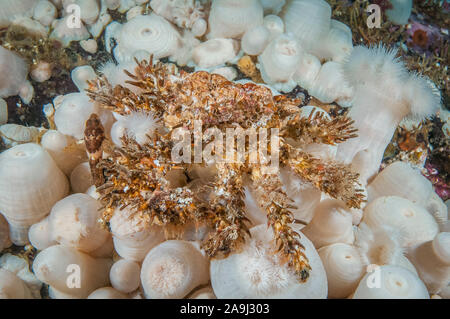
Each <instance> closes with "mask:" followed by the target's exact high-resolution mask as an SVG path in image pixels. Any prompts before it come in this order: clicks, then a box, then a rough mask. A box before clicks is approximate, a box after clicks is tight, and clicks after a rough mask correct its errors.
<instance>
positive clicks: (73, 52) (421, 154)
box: [0, 0, 450, 298]
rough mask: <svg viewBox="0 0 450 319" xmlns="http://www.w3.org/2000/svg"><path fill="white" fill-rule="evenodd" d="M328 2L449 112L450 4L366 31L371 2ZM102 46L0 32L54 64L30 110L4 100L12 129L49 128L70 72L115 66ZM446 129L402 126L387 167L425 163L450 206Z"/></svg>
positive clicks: (360, 37)
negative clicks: (437, 94)
mask: <svg viewBox="0 0 450 319" xmlns="http://www.w3.org/2000/svg"><path fill="white" fill-rule="evenodd" d="M328 2H329V3H330V4H331V5H332V8H333V18H334V19H337V20H340V21H342V22H344V23H346V24H347V25H348V26H350V28H351V29H352V32H353V42H354V45H357V44H364V45H371V44H376V43H379V42H380V41H381V42H383V43H385V44H386V45H387V46H388V47H396V48H399V54H400V55H401V56H402V58H403V59H404V61H405V62H406V64H407V66H408V68H409V69H410V70H415V71H418V72H420V73H422V74H424V75H426V76H428V77H429V78H430V79H431V80H433V82H434V83H435V84H436V85H437V86H438V87H439V89H440V90H441V92H442V104H443V108H445V109H446V110H448V111H450V81H449V77H450V76H449V72H448V66H449V57H450V55H449V39H450V37H449V34H448V26H449V25H450V3H449V2H448V1H447V0H444V1H429V0H417V1H414V7H413V11H412V15H411V17H410V21H409V24H407V25H405V26H396V25H394V24H392V23H390V22H389V21H387V20H386V19H385V18H384V15H383V22H382V25H381V28H379V29H376V28H374V29H368V28H367V26H366V19H367V13H366V12H365V8H366V7H367V5H368V3H369V1H368V0H356V1H353V0H328ZM371 3H377V4H379V5H380V6H381V8H382V9H386V4H387V3H388V1H385V0H374V1H371ZM108 13H109V14H110V15H111V16H112V17H113V19H114V20H115V21H118V22H122V21H125V17H124V15H123V14H121V13H119V12H117V11H111V10H109V12H108ZM414 30H415V31H414ZM423 30H426V31H427V32H424V31H423ZM97 43H98V50H97V52H96V53H95V54H90V53H87V52H86V51H84V50H83V49H82V48H81V46H80V44H79V43H78V42H72V43H71V45H70V46H69V47H68V48H62V47H61V46H60V45H59V44H58V43H57V42H54V41H50V40H45V41H42V39H40V38H39V37H34V36H31V35H30V34H28V33H27V32H26V30H24V29H20V28H8V29H2V30H0V44H1V45H3V46H5V47H8V48H9V49H12V50H14V51H16V52H18V53H19V54H20V55H22V56H23V57H24V58H26V59H27V60H28V61H29V62H36V61H39V60H40V59H42V60H45V59H48V58H50V59H51V60H52V61H54V62H55V67H54V69H53V73H52V77H51V79H50V80H48V81H45V82H43V83H38V82H35V81H33V80H30V81H31V83H32V85H33V87H34V89H35V96H34V98H33V99H32V101H31V102H30V103H29V104H24V103H23V102H22V101H21V99H20V98H19V97H18V96H12V97H9V98H7V99H5V100H6V101H7V104H8V113H9V118H8V123H15V124H20V125H25V126H35V127H41V126H43V127H46V128H49V123H48V122H47V119H46V117H45V116H44V114H43V112H42V106H43V105H45V104H47V103H51V102H52V100H53V99H54V98H55V97H56V96H58V95H62V94H67V93H71V92H77V91H78V90H77V87H76V86H75V85H74V83H73V82H72V80H71V76H70V71H71V70H72V69H73V68H74V67H76V66H79V65H86V64H88V65H90V66H92V67H93V68H94V69H97V68H98V67H99V66H100V65H101V64H103V63H105V62H106V61H108V60H114V57H113V56H112V55H111V54H110V53H108V52H106V50H105V43H104V36H99V37H98V39H97ZM163 61H164V60H163ZM235 68H236V69H237V71H238V74H239V75H238V78H237V79H242V78H252V79H253V80H255V79H256V80H257V79H258V75H257V74H256V75H255V74H249V72H247V71H248V70H246V69H244V68H242V67H240V66H238V65H235ZM182 69H183V68H182ZM186 70H187V71H191V70H189V69H186ZM286 94H288V95H289V96H299V95H302V97H303V101H304V102H303V103H305V105H306V104H307V103H308V102H309V101H310V100H311V97H310V96H309V95H308V92H307V91H305V90H303V89H302V88H300V87H296V88H295V89H294V90H293V91H291V92H286ZM315 102H318V101H315ZM318 104H319V105H318V106H320V107H322V108H324V109H326V110H327V111H328V112H329V113H330V115H337V114H342V113H344V112H346V109H344V108H341V107H340V106H338V105H337V104H335V103H333V104H330V105H323V104H321V103H320V102H318ZM443 125H444V123H443V122H442V121H441V120H440V118H439V117H437V116H435V117H433V118H431V119H428V120H426V121H425V122H424V123H422V124H421V125H420V126H419V127H414V128H412V129H411V128H405V127H402V126H399V127H398V129H397V132H396V134H395V135H394V137H393V139H392V141H391V143H390V145H389V146H388V147H387V149H386V152H385V154H384V159H383V165H386V164H388V163H391V162H393V161H395V160H398V159H401V160H407V161H409V162H410V163H412V164H415V163H416V164H417V166H422V165H421V164H423V163H424V162H425V165H424V168H423V169H422V173H423V174H424V175H425V176H426V177H427V178H429V180H430V181H431V182H432V183H433V185H434V186H435V190H436V192H437V193H438V195H439V196H440V197H441V198H442V199H443V200H444V201H446V200H448V199H449V197H450V140H449V138H447V137H446V136H445V134H444V133H443V131H442V126H443ZM1 143H2V142H1V139H0V151H3V150H4V149H5V146H4V145H2V144H1ZM5 253H12V254H14V255H17V256H20V257H23V258H26V259H28V260H29V261H30V262H29V264H30V265H31V264H32V260H33V258H34V256H35V254H36V250H35V249H34V248H33V247H32V246H31V245H28V246H25V247H17V246H12V247H10V248H8V249H6V250H4V251H3V252H2V253H0V256H1V255H2V254H5ZM41 295H42V297H43V298H48V292H47V287H46V286H45V285H44V287H43V288H42V291H41Z"/></svg>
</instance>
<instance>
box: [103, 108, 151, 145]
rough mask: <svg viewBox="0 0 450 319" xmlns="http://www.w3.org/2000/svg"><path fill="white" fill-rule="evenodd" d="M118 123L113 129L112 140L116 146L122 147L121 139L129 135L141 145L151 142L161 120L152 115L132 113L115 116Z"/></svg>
mask: <svg viewBox="0 0 450 319" xmlns="http://www.w3.org/2000/svg"><path fill="white" fill-rule="evenodd" d="M115 116H116V117H117V118H118V121H117V122H115V123H114V124H113V126H112V128H111V139H112V141H113V142H114V144H116V145H119V146H120V145H122V140H121V138H122V137H123V136H124V135H127V136H128V137H130V138H133V139H134V140H136V142H138V143H139V144H140V145H143V144H145V143H146V142H148V141H149V137H151V136H152V135H153V134H154V133H155V131H156V130H157V129H158V127H159V125H158V122H159V119H158V118H157V117H156V116H155V115H154V114H152V113H143V112H132V113H130V114H129V115H124V116H120V115H117V114H116V115H115Z"/></svg>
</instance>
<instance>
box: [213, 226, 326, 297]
mask: <svg viewBox="0 0 450 319" xmlns="http://www.w3.org/2000/svg"><path fill="white" fill-rule="evenodd" d="M250 233H251V238H250V240H249V241H248V242H247V243H245V246H244V248H243V250H242V251H241V252H240V253H235V254H233V255H231V256H229V257H227V258H225V259H220V260H217V259H213V260H212V261H211V284H212V287H213V290H214V294H215V295H216V296H217V298H219V299H220V298H233V299H246V298H272V299H278V298H291V299H307V298H326V297H327V279H326V274H325V270H324V268H323V265H322V262H321V260H320V257H319V255H318V254H317V251H316V249H315V248H314V246H313V244H312V243H311V242H310V241H309V240H308V238H307V237H306V236H305V235H303V234H300V235H301V236H300V242H301V244H302V245H303V246H304V247H305V254H306V257H307V258H308V260H309V263H310V265H311V268H312V271H311V274H310V277H309V278H308V280H307V281H306V282H304V283H301V282H299V281H298V278H297V277H296V275H295V273H294V271H293V270H292V269H290V268H289V267H288V265H287V264H286V263H283V262H282V260H281V259H280V257H279V255H278V254H276V246H275V243H273V241H272V229H271V228H267V226H266V225H259V226H255V227H253V228H251V229H250Z"/></svg>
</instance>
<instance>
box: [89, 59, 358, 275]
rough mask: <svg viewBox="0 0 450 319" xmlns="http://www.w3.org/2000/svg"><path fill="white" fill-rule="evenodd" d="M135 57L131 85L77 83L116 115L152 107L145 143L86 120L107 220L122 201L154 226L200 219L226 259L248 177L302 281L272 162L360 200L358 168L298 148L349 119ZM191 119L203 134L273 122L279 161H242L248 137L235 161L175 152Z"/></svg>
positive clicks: (237, 234)
mask: <svg viewBox="0 0 450 319" xmlns="http://www.w3.org/2000/svg"><path fill="white" fill-rule="evenodd" d="M136 63H137V67H136V68H135V70H134V73H131V72H129V71H126V70H125V73H126V74H127V75H128V76H129V77H130V81H127V83H128V84H131V85H133V86H135V87H136V88H137V90H133V91H132V90H130V89H129V88H126V87H124V86H121V85H117V86H115V87H112V86H111V85H110V84H109V82H108V80H107V79H106V78H104V77H99V78H97V79H96V80H94V81H91V82H90V83H89V88H88V89H87V90H86V91H87V94H88V95H89V97H90V98H91V99H92V100H93V101H94V102H96V103H98V104H99V105H101V106H102V107H103V108H105V109H109V110H111V111H113V112H116V113H118V114H120V115H123V116H127V115H129V114H131V113H132V112H144V113H152V114H153V115H154V116H155V117H158V118H159V119H160V125H161V129H160V130H158V131H155V132H154V133H153V134H152V136H150V135H149V136H148V140H147V142H146V143H141V144H139V143H137V142H136V140H134V139H133V137H132V136H130V135H128V134H127V133H126V132H125V134H124V135H123V137H122V145H121V146H117V145H113V144H112V143H111V142H110V141H109V140H108V139H107V138H106V137H105V132H104V128H103V127H102V124H101V122H100V120H99V117H98V115H97V114H92V115H91V117H90V118H89V120H88V121H87V123H86V130H85V145H86V149H87V151H88V154H89V163H90V167H91V173H92V177H93V181H94V184H95V186H96V189H97V191H98V192H99V194H100V201H101V202H102V204H103V208H102V209H103V218H102V220H103V222H104V224H105V225H106V227H107V226H108V222H109V219H110V218H111V216H112V215H113V214H114V211H115V210H116V209H123V208H124V207H128V208H131V209H132V210H133V211H134V212H136V214H140V215H139V216H142V218H143V220H145V222H147V223H148V225H158V226H161V227H163V228H164V229H167V230H170V232H169V231H168V232H167V233H171V234H173V233H174V232H175V233H177V232H182V231H183V227H185V226H186V225H187V224H188V223H191V222H194V223H195V224H196V225H207V226H209V227H210V229H211V231H210V232H209V233H208V234H207V235H206V236H205V238H204V239H203V242H202V244H201V248H202V249H203V250H204V251H205V253H206V255H207V256H209V257H210V258H226V257H227V256H228V255H229V254H231V253H235V252H238V251H239V250H240V248H241V247H242V245H243V243H245V241H246V239H247V238H248V236H249V227H250V221H249V219H248V218H247V217H246V208H245V203H244V196H245V195H244V181H245V180H249V181H250V183H251V187H252V188H253V190H254V193H255V194H256V199H257V202H258V204H259V206H260V207H261V208H262V209H263V210H264V211H265V212H266V214H267V221H268V227H272V229H273V234H274V241H275V243H276V244H277V248H278V253H279V254H282V256H283V260H285V261H286V262H287V263H288V265H289V266H290V267H291V269H292V270H293V271H294V272H295V273H296V275H297V278H298V280H299V281H300V282H304V281H306V280H307V279H308V277H309V275H310V271H311V267H310V265H309V263H308V259H307V257H306V255H305V248H304V247H303V246H302V244H301V243H300V241H299V238H300V234H299V233H298V232H296V231H294V229H293V228H292V224H293V223H294V217H293V214H292V212H291V210H292V208H294V206H293V205H292V202H293V201H292V200H291V198H289V197H288V196H287V195H286V193H285V192H284V191H283V189H282V186H283V185H282V182H281V180H280V176H279V167H280V166H281V167H287V168H290V169H291V170H292V171H293V172H294V173H295V174H296V175H297V176H298V177H300V178H301V179H302V180H303V181H305V182H307V183H310V184H312V185H314V186H315V187H317V188H318V189H320V190H321V191H322V192H325V193H327V194H329V195H330V196H331V197H333V198H337V199H340V200H342V201H343V202H345V203H346V205H347V206H348V207H351V208H359V207H360V206H361V203H362V202H364V200H365V199H364V196H363V191H362V189H361V188H360V184H359V183H358V177H359V176H358V174H357V173H354V172H352V171H351V169H350V167H349V166H348V165H344V164H341V163H336V162H330V161H323V160H321V159H319V158H315V157H313V156H311V155H310V154H308V153H306V152H304V151H303V150H302V147H301V145H307V144H310V143H322V144H328V145H335V144H337V143H340V142H343V141H345V140H347V139H349V138H352V137H355V136H356V130H355V129H354V128H353V127H352V124H353V122H352V120H351V119H350V118H348V117H347V116H345V115H344V116H338V117H336V118H334V119H327V118H325V117H323V116H322V115H320V113H318V112H316V113H312V114H311V115H310V116H309V117H304V116H301V113H300V110H301V100H300V99H295V98H294V99H291V98H287V97H286V96H284V95H277V96H273V95H272V92H271V90H270V89H268V88H267V87H265V86H262V85H256V84H253V83H247V84H238V83H235V82H231V81H228V80H226V79H225V78H224V77H222V76H220V75H216V74H210V73H208V72H205V71H200V72H195V73H187V72H184V71H180V72H178V71H176V70H175V69H174V68H173V67H171V66H169V65H167V64H163V63H161V62H156V63H155V62H154V61H153V59H152V57H150V59H149V60H148V61H147V60H143V61H140V62H139V61H137V60H136ZM135 92H139V93H135ZM195 121H201V123H202V127H201V130H202V131H201V132H202V133H205V132H206V130H208V129H215V130H219V131H220V132H223V133H225V132H226V130H227V129H229V128H236V127H237V126H238V127H240V128H241V129H252V128H253V129H261V128H263V129H267V130H269V131H270V132H272V131H271V129H276V130H277V135H278V141H279V143H278V145H277V150H275V149H274V148H273V149H272V148H271V147H268V149H267V151H268V154H269V155H272V154H273V153H274V152H275V151H277V152H278V155H279V156H278V158H277V161H278V162H277V163H276V164H278V165H279V166H275V170H268V169H267V163H266V162H264V161H263V160H261V161H259V162H256V163H255V162H251V161H249V157H250V153H251V152H249V144H250V143H246V144H245V151H246V152H245V155H243V160H242V158H241V160H240V161H234V162H229V161H224V160H220V157H219V160H217V161H216V162H214V163H212V164H211V163H208V164H206V163H194V161H187V162H181V163H180V162H178V161H174V160H173V159H172V151H173V150H174V147H175V142H174V139H173V134H174V133H175V131H176V130H177V129H180V128H182V129H184V130H187V131H191V132H192V131H193V130H194V129H195V127H194V126H195ZM272 135H273V134H272V133H271V136H272ZM195 138H196V137H195V134H194V136H193V135H190V137H189V142H190V144H192V145H194V144H195V143H198V141H194V139H195ZM191 139H192V140H191ZM292 141H295V143H293V142H292ZM208 142H211V138H210V137H209V136H208V135H203V137H202V138H201V141H200V145H201V146H205V145H206V143H208ZM219 147H220V145H219V146H217V145H216V146H215V149H214V153H215V154H224V153H222V152H219V151H223V150H220V149H218V148H219ZM211 167H212V169H211ZM277 167H278V169H277ZM198 169H208V170H209V172H213V173H212V175H213V178H212V179H207V180H204V179H202V178H199V177H198V176H195V174H192V172H193V171H195V170H198ZM174 174H175V175H176V176H185V177H186V182H185V183H184V184H182V185H179V184H178V185H177V183H173V180H172V179H173V176H174Z"/></svg>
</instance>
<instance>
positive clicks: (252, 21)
mask: <svg viewBox="0 0 450 319" xmlns="http://www.w3.org/2000/svg"><path fill="white" fill-rule="evenodd" d="M263 15H264V13H263V7H262V5H261V3H260V2H259V0H216V1H213V2H212V5H211V11H210V13H209V19H208V23H209V29H210V32H209V33H208V37H209V38H210V39H214V38H234V39H240V38H241V37H242V36H243V35H244V33H245V31H247V30H248V29H250V28H253V27H256V26H258V25H261V24H262V23H263Z"/></svg>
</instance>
